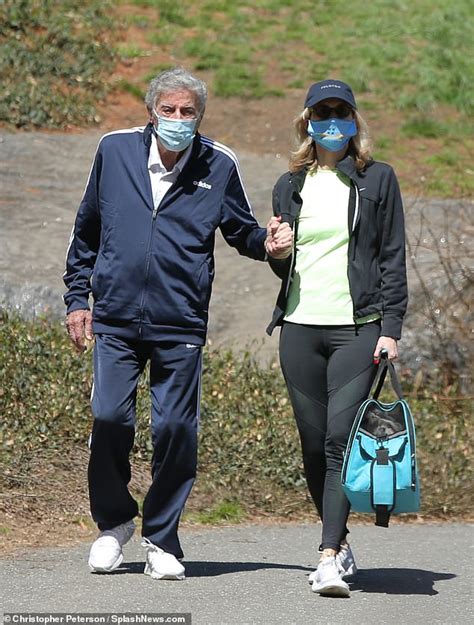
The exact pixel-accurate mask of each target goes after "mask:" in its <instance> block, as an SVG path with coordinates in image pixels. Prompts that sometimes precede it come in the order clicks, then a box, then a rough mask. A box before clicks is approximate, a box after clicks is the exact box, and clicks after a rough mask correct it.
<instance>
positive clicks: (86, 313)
mask: <svg viewBox="0 0 474 625" xmlns="http://www.w3.org/2000/svg"><path fill="white" fill-rule="evenodd" d="M66 329H67V333H68V334H69V338H70V339H71V341H72V342H73V343H74V345H75V347H76V349H77V351H78V352H84V351H85V350H86V349H87V342H89V341H92V339H93V338H94V333H93V332H92V313H91V311H90V310H74V311H73V312H71V313H69V315H68V316H67V318H66Z"/></svg>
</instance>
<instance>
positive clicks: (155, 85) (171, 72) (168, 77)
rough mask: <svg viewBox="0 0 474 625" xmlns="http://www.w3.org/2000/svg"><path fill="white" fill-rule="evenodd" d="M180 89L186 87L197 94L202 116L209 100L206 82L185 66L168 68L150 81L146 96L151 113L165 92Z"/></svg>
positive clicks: (146, 102)
mask: <svg viewBox="0 0 474 625" xmlns="http://www.w3.org/2000/svg"><path fill="white" fill-rule="evenodd" d="M180 89H186V91H190V92H191V93H194V94H195V95H196V97H197V100H198V103H199V116H200V117H202V116H203V114H204V109H205V108H206V101H207V86H206V83H205V82H204V81H202V80H200V79H199V78H196V76H193V74H191V73H190V72H188V71H187V70H185V69H184V68H183V67H174V68H172V69H167V70H165V71H164V72H161V73H160V74H158V76H156V77H155V78H153V80H152V81H151V82H150V85H149V87H148V91H147V93H146V96H145V104H146V105H147V108H148V110H149V111H150V113H151V112H152V110H153V108H154V107H155V105H156V102H157V100H158V99H159V98H160V97H161V95H162V94H163V93H169V92H170V91H178V90H180Z"/></svg>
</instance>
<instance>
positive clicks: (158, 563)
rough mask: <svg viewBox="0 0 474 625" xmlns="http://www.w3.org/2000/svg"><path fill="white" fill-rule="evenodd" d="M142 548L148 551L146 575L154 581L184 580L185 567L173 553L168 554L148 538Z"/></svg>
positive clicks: (143, 541) (144, 540)
mask: <svg viewBox="0 0 474 625" xmlns="http://www.w3.org/2000/svg"><path fill="white" fill-rule="evenodd" d="M142 547H145V549H146V562H145V570H144V571H143V572H144V573H145V575H150V577H152V578H153V579H180V580H181V579H184V578H185V575H184V566H183V565H182V564H181V562H179V560H178V559H177V558H175V556H174V555H173V554H172V553H167V552H166V551H163V549H160V548H159V547H158V546H157V545H154V544H153V543H151V542H150V541H149V540H148V538H143V540H142Z"/></svg>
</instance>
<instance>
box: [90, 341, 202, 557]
mask: <svg viewBox="0 0 474 625" xmlns="http://www.w3.org/2000/svg"><path fill="white" fill-rule="evenodd" d="M148 360H149V361H150V393H151V404H152V410H151V436H152V442H153V456H152V484H151V486H150V489H149V491H148V493H147V495H146V497H145V501H144V503H143V529H142V535H143V536H144V537H146V538H148V539H149V540H150V541H151V542H152V543H154V544H155V545H158V546H159V547H161V548H162V549H163V550H164V551H167V552H168V553H172V554H173V555H174V556H176V557H177V558H181V557H183V552H182V549H181V546H180V543H179V539H178V523H179V519H180V516H181V513H182V511H183V508H184V505H185V503H186V500H187V498H188V496H189V493H190V491H191V488H192V486H193V483H194V479H195V477H196V465H197V429H198V419H199V400H200V380H201V347H200V346H194V345H189V344H185V343H161V342H160V343H157V342H149V341H130V340H128V339H124V338H121V337H117V336H113V335H108V334H98V335H96V337H95V348H94V386H93V391H92V412H93V415H94V423H93V428H92V436H91V443H90V447H91V455H90V461H89V470H88V478H89V496H90V504H91V512H92V518H93V519H94V521H95V522H96V523H97V525H98V527H99V529H100V530H101V531H103V530H106V529H110V528H112V527H115V526H116V525H120V524H121V523H124V522H126V521H129V520H130V519H132V518H133V517H135V516H136V515H137V513H138V505H137V502H136V501H135V500H134V498H133V497H132V495H131V494H130V492H129V490H128V483H129V481H130V478H131V468H130V462H129V454H130V452H131V450H132V447H133V442H134V437H135V405H136V391H137V384H138V379H139V377H140V374H141V373H142V372H143V370H144V368H145V366H146V363H147V361H148Z"/></svg>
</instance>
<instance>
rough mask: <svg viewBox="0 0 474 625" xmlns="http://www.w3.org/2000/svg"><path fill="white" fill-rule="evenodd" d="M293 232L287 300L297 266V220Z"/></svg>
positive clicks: (286, 290)
mask: <svg viewBox="0 0 474 625" xmlns="http://www.w3.org/2000/svg"><path fill="white" fill-rule="evenodd" d="M291 231H292V233H293V250H292V252H291V261H290V268H289V270H288V280H287V283H286V288H285V298H288V292H289V290H290V285H291V283H292V281H293V270H294V268H295V264H296V219H295V221H294V222H293V224H292V226H291Z"/></svg>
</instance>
